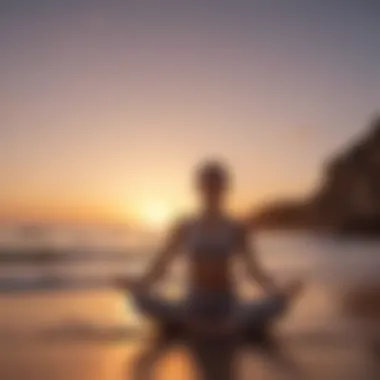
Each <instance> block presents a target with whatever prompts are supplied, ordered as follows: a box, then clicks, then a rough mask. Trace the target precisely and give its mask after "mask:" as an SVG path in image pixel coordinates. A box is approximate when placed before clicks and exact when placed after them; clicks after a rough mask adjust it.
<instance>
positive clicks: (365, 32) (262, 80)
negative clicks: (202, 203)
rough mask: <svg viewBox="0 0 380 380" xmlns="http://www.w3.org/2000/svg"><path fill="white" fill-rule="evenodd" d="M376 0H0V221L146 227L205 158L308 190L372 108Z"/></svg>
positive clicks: (379, 82)
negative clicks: (95, 222) (115, 223)
mask: <svg viewBox="0 0 380 380" xmlns="http://www.w3.org/2000/svg"><path fill="white" fill-rule="evenodd" d="M379 19H380V3H379V2H378V1H377V0H357V1H351V0H342V1H341V0H328V1H327V0H319V1H308V0H283V1H274V0H251V1H248V0H247V1H243V0H234V1H225V0H215V1H207V0H203V1H199V0H192V1H180V0H176V1H174V0H173V1H166V0H162V1H156V0H151V1H145V0H138V1H137V0H136V1H128V0H124V1H114V0H103V1H97V0H93V1H86V0H76V1H71V0H61V1H57V0H49V1H47V0H46V1H41V0H40V1H39V0H25V1H20V0H13V1H7V0H3V1H1V2H0V53H1V54H0V99H1V102H0V186H1V195H0V219H14V220H24V219H38V220H110V221H112V220H113V221H120V222H126V223H127V222H130V221H135V222H137V221H141V220H144V219H150V220H151V221H152V222H153V221H154V220H156V221H157V222H158V221H159V220H160V219H164V218H165V217H166V216H168V215H169V214H175V213H178V212H180V211H182V210H185V209H188V208H190V207H192V205H193V203H194V201H195V198H194V194H193V189H192V183H191V180H192V178H191V175H192V169H193V167H194V165H195V164H197V163H198V162H199V161H200V160H202V159H204V158H208V157H216V158H222V159H224V160H225V161H226V162H227V163H228V164H229V166H230V168H231V169H232V170H233V173H234V179H235V181H234V193H233V196H232V198H231V206H232V207H233V208H234V209H235V210H239V212H240V211H243V210H248V209H251V208H252V207H256V206H258V205H260V204H262V202H267V201H269V200H271V199H275V198H277V197H298V196H303V195H305V194H307V192H308V191H310V189H312V188H313V187H314V186H316V184H317V183H318V178H319V177H320V175H321V170H322V167H323V163H324V162H325V160H326V158H328V157H329V156H330V155H331V154H333V153H334V152H336V151H337V150H339V149H341V148H342V147H344V146H345V145H346V144H347V143H348V142H349V141H351V140H352V139H353V138H355V136H357V135H359V134H360V133H362V132H363V130H364V129H365V127H366V125H367V124H368V122H369V121H370V119H371V118H372V117H373V116H374V115H375V114H376V113H377V112H378V111H379V105H380V103H379V101H380V74H379V67H380V23H379Z"/></svg>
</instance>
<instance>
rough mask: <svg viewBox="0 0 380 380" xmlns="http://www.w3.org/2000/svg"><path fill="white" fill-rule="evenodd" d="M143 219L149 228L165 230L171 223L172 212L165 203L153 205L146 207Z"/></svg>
mask: <svg viewBox="0 0 380 380" xmlns="http://www.w3.org/2000/svg"><path fill="white" fill-rule="evenodd" d="M142 217H143V220H144V222H145V223H146V224H147V225H149V227H153V228H163V227H165V226H166V225H167V224H168V223H169V221H170V218H171V217H172V210H171V209H170V207H169V206H167V205H165V204H163V203H152V204H149V205H146V206H145V207H144V209H143V211H142Z"/></svg>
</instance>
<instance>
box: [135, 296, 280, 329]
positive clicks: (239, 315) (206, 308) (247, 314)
mask: <svg viewBox="0 0 380 380" xmlns="http://www.w3.org/2000/svg"><path fill="white" fill-rule="evenodd" d="M133 298H134V301H135V303H136V305H137V307H138V309H139V310H140V311H141V312H142V313H143V314H146V315H147V316H148V317H152V318H154V319H158V320H160V321H163V322H167V323H183V322H184V321H185V320H189V319H190V320H191V319H192V318H194V319H201V320H205V321H213V320H221V319H225V318H228V317H233V318H234V320H235V321H236V323H237V324H238V326H239V327H241V328H243V329H244V328H250V327H252V328H256V327H263V326H265V325H267V324H268V323H270V322H272V321H273V320H274V319H276V318H277V317H280V316H281V315H282V314H283V313H284V312H285V311H286V309H287V302H286V299H285V298H283V297H279V296H276V297H267V298H265V299H263V300H258V301H251V302H247V303H243V302H237V300H236V299H235V298H234V297H233V295H231V294H227V293H216V294H215V293H205V292H194V293H191V294H190V295H189V296H188V297H187V298H186V299H184V300H183V301H181V302H178V301H177V302H170V301H169V300H166V299H164V298H162V297H159V296H157V295H152V294H149V293H146V294H139V295H134V297H133Z"/></svg>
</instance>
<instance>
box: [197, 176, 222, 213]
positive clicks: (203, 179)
mask: <svg viewBox="0 0 380 380" xmlns="http://www.w3.org/2000/svg"><path fill="white" fill-rule="evenodd" d="M227 182H228V181H227V175H226V173H224V172H223V171H222V170H220V169H219V170H210V171H209V172H207V171H205V173H201V174H200V176H199V177H198V191H199V194H200V197H201V199H202V202H203V203H204V204H205V205H208V206H221V205H222V203H223V201H224V198H225V195H226V193H227V190H228V183H227Z"/></svg>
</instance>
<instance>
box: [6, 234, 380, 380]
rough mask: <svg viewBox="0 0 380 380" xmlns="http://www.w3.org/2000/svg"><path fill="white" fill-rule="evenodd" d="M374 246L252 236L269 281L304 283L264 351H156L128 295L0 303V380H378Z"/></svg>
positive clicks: (10, 298)
mask: <svg viewBox="0 0 380 380" xmlns="http://www.w3.org/2000/svg"><path fill="white" fill-rule="evenodd" d="M377 244H378V243H375V242H357V243H350V244H349V245H347V244H346V243H344V242H340V241H335V240H331V239H328V238H319V237H315V236H310V235H305V234H304V235H297V234H289V233H288V234H277V235H276V234H273V233H271V234H263V235H262V236H260V237H259V238H258V243H257V245H258V248H259V249H260V252H261V255H260V257H261V258H262V260H263V262H264V263H265V264H266V265H267V267H268V268H269V269H271V270H272V272H274V273H278V276H281V277H282V278H290V277H292V276H295V275H298V276H301V277H304V278H307V280H308V283H307V287H306V289H305V292H304V294H303V295H302V296H301V297H300V299H299V300H298V301H297V302H296V303H295V305H294V306H293V308H292V309H291V310H289V313H288V315H286V317H285V318H283V319H282V320H281V321H280V322H279V324H278V326H276V329H275V331H274V334H273V335H274V339H273V342H272V343H271V344H270V346H260V345H258V346H242V345H238V346H235V347H233V348H231V347H227V345H225V347H221V345H211V346H207V347H203V346H202V347H200V346H197V347H195V346H192V345H191V344H189V343H188V342H185V341H178V342H163V343H162V344H161V345H160V346H158V347H155V345H154V344H155V340H154V339H153V338H154V334H153V333H152V332H150V331H151V326H150V324H149V321H146V320H143V318H142V316H140V315H138V314H137V313H136V312H135V310H134V308H133V306H132V304H131V303H130V302H129V300H128V295H125V294H122V293H120V292H117V291H115V290H110V289H104V290H96V291H95V290H88V291H86V290H83V289H82V290H80V291H79V290H77V291H75V290H70V291H59V292H46V293H43V294H42V293H41V294H40V293H37V292H36V293H33V292H32V293H28V294H23V293H20V294H16V295H15V294H2V295H1V297H0V310H1V312H0V344H1V350H0V377H1V378H4V379H20V380H23V379H70V380H75V379H91V380H96V379H133V378H149V375H152V376H153V377H152V378H159V379H160V378H162V379H197V378H207V379H214V378H222V379H223V378H225V379H250V378H252V377H255V376H258V377H260V378H263V379H281V378H289V379H290V378H291V379H293V378H301V379H302V378H305V379H334V380H335V379H352V380H356V379H358V380H359V379H377V378H378V376H379V373H380V372H379V371H380V368H379V365H378V361H379V360H378V359H379V352H380V348H379V347H380V343H379V342H380V324H379V321H380V320H379V317H378V309H376V307H375V305H380V296H379V295H380V292H377V290H376V289H380V286H379V287H378V285H379V284H377V280H376V277H377V276H376V274H377V268H378V266H376V263H377V260H378V259H376V256H375V255H376V254H377V252H378V250H377V248H378V245H377ZM97 265H99V266H101V264H97ZM82 268H83V269H82V272H83V273H84V274H85V272H86V267H82ZM3 269H4V268H3ZM12 270H13V272H14V271H15V269H14V268H13V269H12ZM78 270H79V269H78ZM88 270H90V269H88ZM93 270H94V269H93V268H92V269H91V270H90V271H93ZM70 271H72V269H71V270H70ZM70 271H68V273H69V272H70ZM111 272H112V270H111V269H110V268H108V269H107V273H108V275H109V274H110V273H111ZM14 273H15V272H14ZM98 273H100V272H98ZM45 274H46V273H45ZM8 275H9V272H8ZM61 275H62V270H61ZM241 289H242V291H241V296H242V298H244V297H252V296H254V294H255V293H254V287H252V286H251V285H249V284H248V283H247V284H246V285H245V286H241ZM366 289H368V292H367V291H366ZM354 290H356V292H354ZM367 293H368V294H367ZM363 294H364V295H365V294H367V295H366V296H363ZM368 297H370V299H369V300H368ZM357 299H360V300H361V301H360V302H358V301H357ZM363 300H364V301H363ZM363 302H364V303H365V304H368V303H369V304H370V305H371V308H369V307H367V306H365V305H363ZM375 309H376V310H375ZM141 363H142V364H141ZM149 372H151V374H150V373H149ZM202 376H203V377H202ZM215 376H216V377H215Z"/></svg>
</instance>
